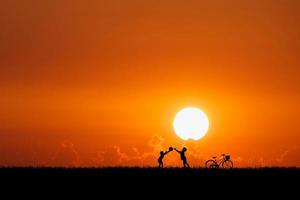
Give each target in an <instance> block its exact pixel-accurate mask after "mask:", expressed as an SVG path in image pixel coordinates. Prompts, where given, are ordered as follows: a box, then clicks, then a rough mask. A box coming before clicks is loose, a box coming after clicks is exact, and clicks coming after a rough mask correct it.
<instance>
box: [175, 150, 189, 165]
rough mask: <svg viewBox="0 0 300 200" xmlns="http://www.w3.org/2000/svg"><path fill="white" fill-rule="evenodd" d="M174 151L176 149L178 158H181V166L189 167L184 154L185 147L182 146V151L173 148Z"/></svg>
mask: <svg viewBox="0 0 300 200" xmlns="http://www.w3.org/2000/svg"><path fill="white" fill-rule="evenodd" d="M175 151H177V152H178V153H179V154H180V159H181V160H182V162H183V167H184V168H185V167H187V168H190V165H189V163H188V162H187V159H186V156H185V152H186V151H187V148H185V147H183V148H182V151H179V150H177V149H176V148H175Z"/></svg>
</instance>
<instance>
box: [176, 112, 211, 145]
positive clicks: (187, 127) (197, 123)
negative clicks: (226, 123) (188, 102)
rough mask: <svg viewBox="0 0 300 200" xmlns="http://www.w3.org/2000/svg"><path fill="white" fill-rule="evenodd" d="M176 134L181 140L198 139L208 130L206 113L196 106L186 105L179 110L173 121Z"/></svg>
mask: <svg viewBox="0 0 300 200" xmlns="http://www.w3.org/2000/svg"><path fill="white" fill-rule="evenodd" d="M173 127H174V130H175V133H176V135H178V136H179V137H180V138H181V139H183V140H188V139H193V140H199V139H200V138H202V137H203V136H205V134H206V133H207V131H208V127H209V121H208V117H207V116H206V114H205V113H204V112H203V111H201V110H200V109H198V108H194V107H187V108H184V109H182V110H180V111H179V112H178V113H177V114H176V116H175V118H174V121H173Z"/></svg>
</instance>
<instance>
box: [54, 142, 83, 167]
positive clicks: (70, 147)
mask: <svg viewBox="0 0 300 200" xmlns="http://www.w3.org/2000/svg"><path fill="white" fill-rule="evenodd" d="M49 165H50V166H64V167H78V166H80V156H79V154H78V152H77V150H76V149H75V145H74V144H73V143H72V142H70V141H63V142H61V143H60V145H59V147H58V148H57V150H56V151H55V153H54V155H53V156H52V158H51V160H50V163H49Z"/></svg>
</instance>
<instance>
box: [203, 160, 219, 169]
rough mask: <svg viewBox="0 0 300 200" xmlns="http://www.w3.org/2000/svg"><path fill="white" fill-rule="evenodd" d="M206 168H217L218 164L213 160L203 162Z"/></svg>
mask: <svg viewBox="0 0 300 200" xmlns="http://www.w3.org/2000/svg"><path fill="white" fill-rule="evenodd" d="M205 167H206V168H218V164H217V163H216V162H215V161H214V160H208V161H206V162H205Z"/></svg>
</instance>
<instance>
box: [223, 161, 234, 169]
mask: <svg viewBox="0 0 300 200" xmlns="http://www.w3.org/2000/svg"><path fill="white" fill-rule="evenodd" d="M222 167H223V168H224V169H232V168H233V162H232V161H231V160H225V161H224V162H223V163H222Z"/></svg>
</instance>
